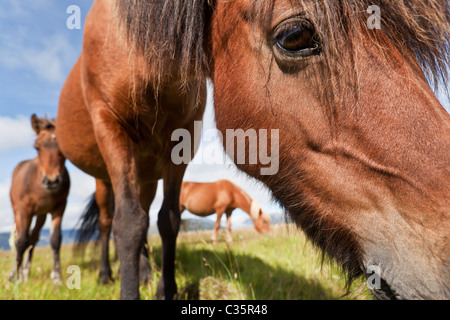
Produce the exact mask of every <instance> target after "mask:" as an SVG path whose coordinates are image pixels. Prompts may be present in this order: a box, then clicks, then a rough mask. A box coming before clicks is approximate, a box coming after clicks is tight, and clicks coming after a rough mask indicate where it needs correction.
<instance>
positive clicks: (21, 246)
mask: <svg viewBox="0 0 450 320" xmlns="http://www.w3.org/2000/svg"><path fill="white" fill-rule="evenodd" d="M29 245H30V236H29V235H28V233H24V234H22V235H21V236H20V237H19V238H18V239H17V240H16V250H17V253H19V254H23V253H24V252H25V250H26V249H27V248H28V246H29Z"/></svg>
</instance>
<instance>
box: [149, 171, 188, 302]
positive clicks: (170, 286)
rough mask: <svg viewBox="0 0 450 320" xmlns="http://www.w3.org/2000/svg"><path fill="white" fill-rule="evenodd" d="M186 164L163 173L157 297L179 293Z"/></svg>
mask: <svg viewBox="0 0 450 320" xmlns="http://www.w3.org/2000/svg"><path fill="white" fill-rule="evenodd" d="M185 170H186V166H185V165H179V166H174V165H172V166H171V165H169V167H168V168H167V171H166V172H165V173H164V175H163V180H164V200H163V204H162V206H161V210H160V211H159V214H158V230H159V233H160V235H161V240H162V249H163V252H162V272H161V278H160V280H159V283H158V289H157V291H156V298H158V299H162V298H165V299H166V300H171V299H173V298H174V297H175V295H176V293H177V285H176V282H175V250H176V241H177V236H178V231H179V229H180V221H181V214H180V205H179V202H180V190H181V182H182V180H183V175H184V171H185Z"/></svg>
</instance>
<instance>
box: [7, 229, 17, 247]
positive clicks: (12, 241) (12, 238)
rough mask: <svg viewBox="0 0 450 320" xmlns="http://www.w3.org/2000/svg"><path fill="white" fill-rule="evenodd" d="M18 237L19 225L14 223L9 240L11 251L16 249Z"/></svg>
mask: <svg viewBox="0 0 450 320" xmlns="http://www.w3.org/2000/svg"><path fill="white" fill-rule="evenodd" d="M16 239H17V227H16V224H15V223H14V225H13V227H12V229H11V233H10V235H9V240H8V244H9V248H10V250H11V251H13V250H14V251H15V250H16Z"/></svg>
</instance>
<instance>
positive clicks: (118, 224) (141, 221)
mask: <svg viewBox="0 0 450 320" xmlns="http://www.w3.org/2000/svg"><path fill="white" fill-rule="evenodd" d="M129 212H133V213H132V214H130V215H127V214H126V213H129ZM148 224H149V218H148V215H147V214H146V213H145V212H144V210H142V209H141V208H139V209H138V210H136V211H131V210H130V209H128V208H126V209H125V208H124V209H122V210H118V211H116V214H115V217H114V219H113V224H112V228H113V232H114V237H115V239H116V244H117V247H118V249H119V250H121V249H123V250H137V251H139V250H140V248H141V245H142V242H143V240H144V239H145V237H146V235H147V230H148ZM139 252H140V251H139Z"/></svg>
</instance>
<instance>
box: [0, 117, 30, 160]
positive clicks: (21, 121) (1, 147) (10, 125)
mask: <svg viewBox="0 0 450 320" xmlns="http://www.w3.org/2000/svg"><path fill="white" fill-rule="evenodd" d="M34 136H35V135H34V132H33V130H32V129H31V123H30V118H29V117H25V116H22V115H20V116H17V117H16V118H11V117H2V116H0V151H1V152H5V151H10V150H13V149H20V148H31V146H32V145H33V141H34Z"/></svg>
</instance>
